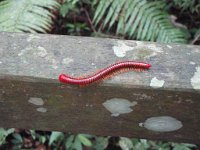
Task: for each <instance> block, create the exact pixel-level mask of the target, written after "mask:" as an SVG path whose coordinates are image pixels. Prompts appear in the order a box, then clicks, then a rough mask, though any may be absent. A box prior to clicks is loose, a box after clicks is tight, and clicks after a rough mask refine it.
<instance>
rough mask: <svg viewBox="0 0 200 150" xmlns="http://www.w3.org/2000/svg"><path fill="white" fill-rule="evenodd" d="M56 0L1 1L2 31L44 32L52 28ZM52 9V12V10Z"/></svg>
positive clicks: (0, 28) (0, 18) (57, 4)
mask: <svg viewBox="0 0 200 150" xmlns="http://www.w3.org/2000/svg"><path fill="white" fill-rule="evenodd" d="M58 7H59V3H58V2H57V1H56V0H4V1H0V14H2V15H0V31H9V32H32V33H35V32H42V33H45V32H47V31H50V30H51V28H52V23H53V22H52V18H54V17H55V16H54V14H53V13H52V11H57V9H58ZM50 10H51V12H50Z"/></svg>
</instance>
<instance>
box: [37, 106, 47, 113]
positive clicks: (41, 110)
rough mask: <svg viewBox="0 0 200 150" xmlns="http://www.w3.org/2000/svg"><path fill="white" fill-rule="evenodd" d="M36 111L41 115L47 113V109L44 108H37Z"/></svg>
mask: <svg viewBox="0 0 200 150" xmlns="http://www.w3.org/2000/svg"><path fill="white" fill-rule="evenodd" d="M36 110H37V111H39V112H42V113H45V112H47V109H46V108H44V107H39V108H37V109H36Z"/></svg>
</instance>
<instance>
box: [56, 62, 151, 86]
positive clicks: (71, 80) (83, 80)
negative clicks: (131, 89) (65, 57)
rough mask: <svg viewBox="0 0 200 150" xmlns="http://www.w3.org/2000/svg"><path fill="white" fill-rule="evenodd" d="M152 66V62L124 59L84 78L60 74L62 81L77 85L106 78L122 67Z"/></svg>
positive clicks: (138, 67)
mask: <svg viewBox="0 0 200 150" xmlns="http://www.w3.org/2000/svg"><path fill="white" fill-rule="evenodd" d="M150 67H151V64H148V63H143V62H135V61H124V62H119V63H115V64H112V65H110V66H108V67H106V68H104V69H102V70H100V71H99V72H97V73H96V74H94V75H91V76H88V77H84V78H73V77H70V76H68V75H66V74H61V75H60V76H59V80H60V82H63V83H67V84H77V85H88V84H91V83H93V82H96V81H98V80H101V79H103V78H105V77H106V76H109V74H112V73H113V72H116V71H118V70H121V69H136V70H137V69H140V70H145V69H149V68H150Z"/></svg>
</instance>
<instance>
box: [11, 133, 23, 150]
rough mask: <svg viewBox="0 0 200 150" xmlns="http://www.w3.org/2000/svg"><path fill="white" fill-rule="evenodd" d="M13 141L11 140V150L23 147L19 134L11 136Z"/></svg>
mask: <svg viewBox="0 0 200 150" xmlns="http://www.w3.org/2000/svg"><path fill="white" fill-rule="evenodd" d="M12 136H13V139H12V143H13V145H14V146H13V147H12V149H13V150H15V149H16V150H17V149H21V147H22V145H23V139H22V137H21V135H20V134H19V133H14V134H12Z"/></svg>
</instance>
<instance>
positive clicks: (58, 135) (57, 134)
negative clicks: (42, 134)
mask: <svg viewBox="0 0 200 150" xmlns="http://www.w3.org/2000/svg"><path fill="white" fill-rule="evenodd" d="M63 139H64V133H62V132H57V131H53V132H52V133H51V136H50V138H49V144H48V145H49V146H50V145H52V144H53V142H55V141H59V140H63Z"/></svg>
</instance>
